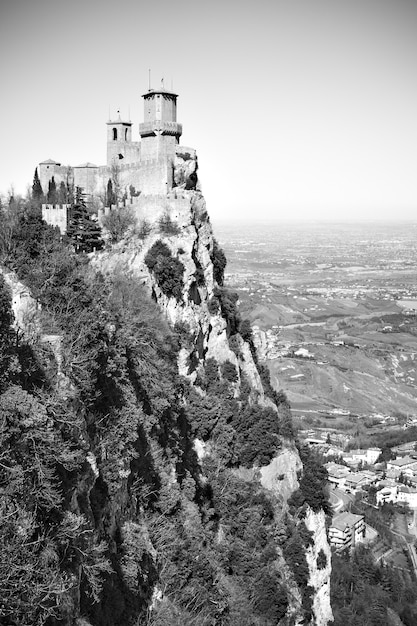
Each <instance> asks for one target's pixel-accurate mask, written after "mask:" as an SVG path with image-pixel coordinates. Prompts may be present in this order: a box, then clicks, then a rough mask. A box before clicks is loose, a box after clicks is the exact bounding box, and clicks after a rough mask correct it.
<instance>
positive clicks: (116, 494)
mask: <svg viewBox="0 0 417 626" xmlns="http://www.w3.org/2000/svg"><path fill="white" fill-rule="evenodd" d="M183 157H184V158H182V162H181V163H179V165H178V167H181V172H182V173H181V172H180V173H178V172H177V174H178V175H177V178H178V181H180V180H183V179H185V181H186V182H183V183H181V184H182V187H181V188H176V189H174V190H173V191H172V192H170V193H169V194H168V195H167V196H141V197H139V199H138V202H137V205H135V206H134V207H133V209H134V211H135V216H136V225H135V227H132V228H131V230H130V232H128V233H126V236H125V238H124V239H123V240H122V241H120V242H119V243H117V244H115V245H112V246H110V245H109V246H108V247H107V248H106V249H105V250H104V251H102V252H97V253H94V254H93V255H91V257H90V258H87V257H86V256H84V255H76V254H75V253H74V251H73V250H72V248H71V246H68V245H66V244H65V242H64V243H62V241H61V239H60V237H59V234H58V233H56V232H55V231H54V230H53V229H50V228H48V227H47V226H46V225H45V223H43V222H42V220H41V219H40V217H39V216H38V215H37V214H36V213H35V214H29V215H27V216H26V215H25V216H24V217H23V219H22V221H21V226H20V230H18V231H17V235H16V257H15V259H16V260H15V261H14V269H15V270H16V274H10V273H6V274H5V277H6V282H7V284H8V287H9V289H10V291H11V298H10V306H11V307H12V308H13V313H14V318H15V329H14V330H13V331H12V330H11V329H10V328H8V326H9V323H10V319H11V314H9V313H7V305H6V304H5V303H6V299H7V298H6V295H7V294H6V292H5V290H4V287H3V284H2V281H1V280H0V303H1V306H2V310H1V315H0V324H3V326H2V327H1V328H2V329H3V331H4V340H3V344H2V345H3V349H4V351H5V354H6V356H7V358H6V359H3V360H1V359H0V368H2V369H1V372H3V370H4V376H3V379H2V380H0V383H1V388H0V391H1V393H0V414H1V415H2V419H3V424H6V427H5V430H4V437H3V440H2V442H1V445H2V448H1V454H2V465H1V468H0V490H1V495H2V500H1V502H0V503H1V506H2V507H3V508H2V513H3V514H4V515H3V518H2V519H4V520H6V523H5V524H3V526H2V525H0V545H1V546H3V548H4V546H6V545H7V546H8V547H7V554H8V557H7V559H8V561H9V562H10V563H13V567H11V568H10V571H8V570H7V571H6V570H3V569H1V568H0V570H1V571H0V593H1V594H2V598H3V599H4V602H3V604H2V605H1V607H0V617H1V619H3V621H4V623H5V624H8V623H12V622H11V621H10V620H11V617H10V616H13V619H15V620H16V616H17V617H18V618H19V619H20V622H18V623H22V624H29V623H31V624H32V623H33V624H35V623H36V624H37V623H39V624H46V625H47V626H58V624H64V625H65V626H86V625H87V626H88V625H89V624H90V625H92V626H116V625H119V624H126V625H127V626H130V625H131V626H134V625H136V624H138V623H143V624H147V625H149V626H150V625H152V626H168V625H169V626H175V625H178V626H179V625H180V624H181V626H183V625H184V624H185V625H190V626H191V624H198V625H200V624H201V626H204V625H214V624H216V625H217V624H218V625H219V626H220V625H224V626H226V625H228V626H252V625H259V626H260V625H261V624H262V625H263V626H275V625H277V624H282V625H286V626H290V625H294V624H301V623H310V624H317V625H320V626H321V625H323V626H324V625H325V624H327V623H328V622H329V621H331V618H332V613H331V608H330V603H329V574H330V552H329V546H328V543H327V538H326V531H325V523H324V513H323V511H322V508H323V506H324V507H325V506H326V495H325V481H324V480H323V473H322V471H321V469H320V467H319V466H318V465H317V463H316V461H315V460H314V458H311V457H310V456H309V455H308V452H306V451H303V450H302V449H300V451H299V450H298V448H297V445H296V442H295V438H294V433H293V432H292V425H291V418H290V411H289V407H288V403H287V401H286V398H285V396H284V394H282V393H281V392H277V391H276V390H274V389H272V387H271V384H270V381H269V377H268V373H267V370H266V368H263V367H262V365H261V364H260V363H259V361H258V357H257V353H256V350H255V346H254V341H253V337H252V333H251V329H250V326H249V325H248V323H247V322H246V321H245V320H242V319H241V317H240V314H239V310H238V307H237V302H236V297H235V295H234V294H233V293H231V292H230V291H229V290H228V289H227V287H226V286H225V285H224V284H223V272H224V266H225V258H224V255H223V253H222V251H221V250H220V249H219V246H218V244H217V243H216V241H215V239H214V237H213V232H212V228H211V225H210V221H209V217H208V214H207V211H206V207H205V202H204V198H203V196H202V195H201V193H200V192H199V191H196V190H193V189H186V188H185V187H187V181H188V180H189V178H190V174H189V173H190V172H191V173H193V172H194V173H195V171H196V167H195V166H192V164H191V165H190V163H189V161H190V160H191V161H192V158H193V154H192V153H191V152H190V153H188V152H187V153H186V154H184V155H183ZM180 174H181V175H180ZM28 237H30V240H31V242H32V245H31V246H27V245H26V244H27V241H28ZM22 280H23V283H22ZM23 284H24V285H26V286H25V287H24V286H23ZM28 286H29V287H30V290H31V292H30V291H29V290H28ZM6 291H7V290H6ZM3 327H4V328H3ZM25 335H26V336H25ZM45 345H46V346H47V349H45V348H44V347H43V346H45ZM2 375H3V374H2ZM300 454H301V457H300ZM303 464H304V466H305V467H306V468H307V470H305V469H304V468H303ZM23 476H25V477H26V478H25V480H22V478H21V477H23ZM10 537H14V538H15V540H14V541H13V542H12V543H11V544H10V545H9V543H10V542H9V543H8V541H9V540H7V541H6V538H10ZM3 548H2V549H3ZM22 554H23V555H24V558H23V557H22ZM22 559H23V560H22ZM28 564H29V567H28ZM16 588H19V590H20V591H19V593H18V594H16V593H15V592H13V593H10V590H13V589H16ZM8 619H9V621H7V620H8ZM25 620H26V621H25ZM13 623H14V622H13Z"/></svg>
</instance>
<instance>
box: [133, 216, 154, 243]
mask: <svg viewBox="0 0 417 626" xmlns="http://www.w3.org/2000/svg"><path fill="white" fill-rule="evenodd" d="M151 230H152V227H151V225H150V223H149V222H148V221H147V220H142V221H141V223H140V224H139V227H138V229H137V231H136V234H137V236H138V237H139V239H142V240H143V239H146V237H147V236H148V235H149V233H150V232H151Z"/></svg>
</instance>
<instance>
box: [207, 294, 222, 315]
mask: <svg viewBox="0 0 417 626" xmlns="http://www.w3.org/2000/svg"><path fill="white" fill-rule="evenodd" d="M207 308H208V312H209V313H210V315H217V313H218V312H219V310H220V302H219V301H218V299H217V298H210V300H209V301H208V303H207Z"/></svg>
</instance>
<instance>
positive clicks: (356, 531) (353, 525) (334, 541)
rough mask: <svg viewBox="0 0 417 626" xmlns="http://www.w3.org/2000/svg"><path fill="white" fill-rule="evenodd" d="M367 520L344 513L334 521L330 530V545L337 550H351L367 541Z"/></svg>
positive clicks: (361, 516)
mask: <svg viewBox="0 0 417 626" xmlns="http://www.w3.org/2000/svg"><path fill="white" fill-rule="evenodd" d="M365 531H366V527H365V519H364V516H363V515H355V514H354V513H348V512H347V511H344V512H343V513H339V514H338V515H336V516H335V517H334V518H333V519H332V524H331V526H330V528H329V539H330V545H331V546H333V547H334V548H335V549H336V550H338V551H339V550H350V549H351V548H354V547H355V545H356V544H357V543H361V542H362V541H363V540H364V539H365Z"/></svg>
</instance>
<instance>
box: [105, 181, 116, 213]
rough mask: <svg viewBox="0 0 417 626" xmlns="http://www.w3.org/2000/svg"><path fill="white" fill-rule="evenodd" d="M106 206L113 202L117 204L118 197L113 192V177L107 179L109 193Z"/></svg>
mask: <svg viewBox="0 0 417 626" xmlns="http://www.w3.org/2000/svg"><path fill="white" fill-rule="evenodd" d="M105 204H106V206H110V207H111V205H112V204H116V197H115V194H114V192H113V183H112V180H111V178H109V180H108V181H107V194H106V203H105Z"/></svg>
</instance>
